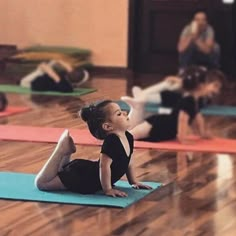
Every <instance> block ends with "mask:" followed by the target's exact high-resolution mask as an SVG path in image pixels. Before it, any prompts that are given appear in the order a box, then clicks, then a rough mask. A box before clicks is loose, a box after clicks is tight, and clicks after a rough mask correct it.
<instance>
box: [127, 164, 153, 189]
mask: <svg viewBox="0 0 236 236" xmlns="http://www.w3.org/2000/svg"><path fill="white" fill-rule="evenodd" d="M126 176H127V179H128V182H129V184H130V185H131V186H132V188H135V189H152V187H150V186H148V185H145V184H142V183H139V182H138V181H137V180H136V178H135V174H134V166H133V164H132V161H130V164H129V167H128V170H127V172H126Z"/></svg>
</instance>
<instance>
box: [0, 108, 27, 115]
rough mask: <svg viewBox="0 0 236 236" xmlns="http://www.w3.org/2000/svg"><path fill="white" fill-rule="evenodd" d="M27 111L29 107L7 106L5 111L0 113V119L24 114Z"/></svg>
mask: <svg viewBox="0 0 236 236" xmlns="http://www.w3.org/2000/svg"><path fill="white" fill-rule="evenodd" d="M29 110H31V108H30V107H16V106H8V107H7V108H6V110H5V111H1V112H0V117H5V116H11V115H15V114H18V113H22V112H26V111H29Z"/></svg>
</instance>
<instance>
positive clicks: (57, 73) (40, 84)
mask: <svg viewBox="0 0 236 236" xmlns="http://www.w3.org/2000/svg"><path fill="white" fill-rule="evenodd" d="M79 72H81V73H79ZM88 79H89V74H88V72H87V71H86V70H81V71H77V70H75V69H74V68H73V67H72V66H71V65H70V64H69V63H67V62H65V61H63V60H52V61H49V62H48V63H46V62H43V63H41V64H39V65H38V67H37V68H36V70H34V71H33V72H31V73H30V74H28V75H27V76H25V77H24V78H22V79H21V81H20V85H21V86H22V87H26V88H30V89H32V90H33V91H57V92H65V93H70V92H73V90H74V87H78V86H80V85H81V84H82V83H84V82H86V81H87V80H88ZM73 81H74V82H73ZM72 82H73V83H72ZM74 85H75V86H74Z"/></svg>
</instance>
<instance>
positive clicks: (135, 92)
mask: <svg viewBox="0 0 236 236" xmlns="http://www.w3.org/2000/svg"><path fill="white" fill-rule="evenodd" d="M132 94H133V96H134V98H138V97H139V96H140V95H141V94H142V89H141V88H140V87H138V86H134V87H133V88H132Z"/></svg>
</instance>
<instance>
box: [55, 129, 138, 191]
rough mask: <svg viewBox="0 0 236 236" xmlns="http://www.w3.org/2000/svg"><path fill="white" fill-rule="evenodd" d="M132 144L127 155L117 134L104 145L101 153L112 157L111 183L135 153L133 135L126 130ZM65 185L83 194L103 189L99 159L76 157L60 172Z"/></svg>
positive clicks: (123, 172)
mask: <svg viewBox="0 0 236 236" xmlns="http://www.w3.org/2000/svg"><path fill="white" fill-rule="evenodd" d="M126 137H127V139H128V142H129V146H130V154H129V155H128V156H127V154H126V152H125V149H124V147H123V145H122V143H121V141H120V139H119V137H118V136H117V135H115V134H110V135H108V136H107V137H106V138H105V140H104V142H103V145H102V148H101V153H103V154H106V155H107V156H108V157H110V158H111V159H112V164H111V184H112V185H114V183H115V182H117V181H118V180H119V179H120V178H121V177H122V176H123V175H124V174H125V173H126V172H127V169H128V166H129V162H130V158H131V155H132V153H133V136H132V135H131V134H130V133H129V132H126ZM58 176H59V178H60V179H61V181H62V183H63V184H64V185H65V187H66V188H67V189H68V190H70V191H72V192H78V193H83V194H89V193H90V194H91V193H95V192H96V191H99V190H101V189H102V186H101V182H100V177H99V161H90V160H84V159H75V160H73V161H71V162H70V163H68V164H66V165H65V166H64V167H63V170H62V171H61V172H59V173H58Z"/></svg>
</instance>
